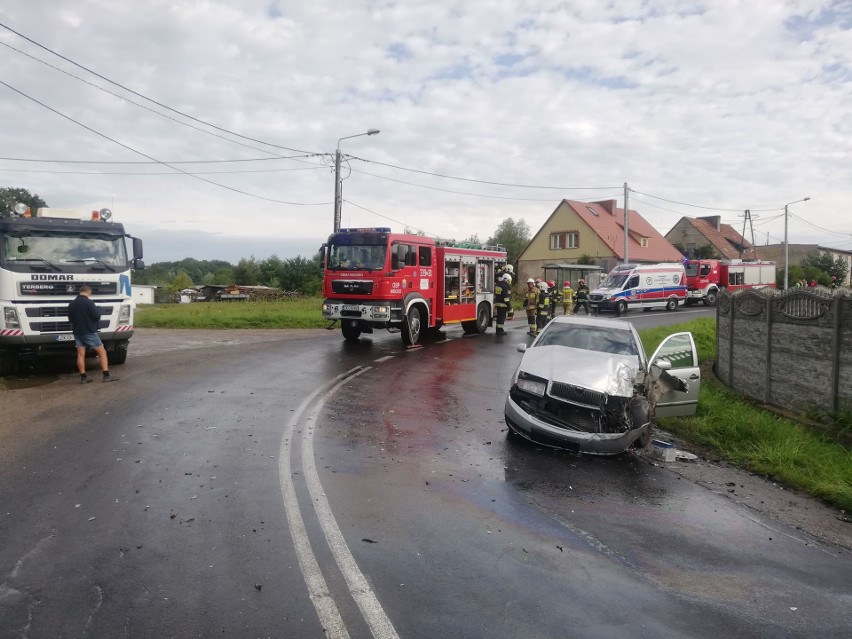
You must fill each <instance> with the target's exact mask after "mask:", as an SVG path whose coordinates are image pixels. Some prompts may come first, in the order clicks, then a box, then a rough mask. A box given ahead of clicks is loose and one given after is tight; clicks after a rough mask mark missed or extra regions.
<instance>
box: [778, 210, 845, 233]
mask: <svg viewBox="0 0 852 639" xmlns="http://www.w3.org/2000/svg"><path fill="white" fill-rule="evenodd" d="M790 217H794V218H796V219H797V220H799V221H800V222H803V223H804V224H807V225H808V226H812V227H813V228H815V229H819V230H820V231H824V232H826V233H830V234H832V235H839V236H841V237H852V233H844V232H842V231H832V230H831V229H827V228H823V227H822V226H819V225H818V224H814V223H813V222H811V221H810V220H806V219H804V218H802V217H799V216H798V215H796V214H795V213H793V212H792V211H790Z"/></svg>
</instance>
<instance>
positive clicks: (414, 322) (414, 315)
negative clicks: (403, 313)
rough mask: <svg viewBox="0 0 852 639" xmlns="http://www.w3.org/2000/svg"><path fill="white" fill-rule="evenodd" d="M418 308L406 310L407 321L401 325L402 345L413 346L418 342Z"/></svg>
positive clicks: (413, 307) (419, 327) (419, 325)
mask: <svg viewBox="0 0 852 639" xmlns="http://www.w3.org/2000/svg"><path fill="white" fill-rule="evenodd" d="M421 328H422V327H421V324H420V308H418V307H417V306H412V307H411V308H410V309H408V321H406V322H403V323H402V343H403V344H405V345H406V346H414V345H415V344H417V342H419V341H420V329H421Z"/></svg>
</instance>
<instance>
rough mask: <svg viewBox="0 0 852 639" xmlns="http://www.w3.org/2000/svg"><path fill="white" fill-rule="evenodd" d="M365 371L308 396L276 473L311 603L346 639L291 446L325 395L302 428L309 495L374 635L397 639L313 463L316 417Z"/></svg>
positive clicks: (334, 633)
mask: <svg viewBox="0 0 852 639" xmlns="http://www.w3.org/2000/svg"><path fill="white" fill-rule="evenodd" d="M367 370H369V367H365V368H361V367H357V368H353V369H351V370H349V371H347V372H346V373H343V374H341V375H338V376H337V377H335V378H334V379H332V380H331V381H329V382H328V383H326V384H325V385H323V386H321V387H320V388H318V389H317V390H315V391H314V392H313V393H311V394H310V395H309V396H308V397H306V398H305V399H304V400H303V401H302V403H301V404H299V407H298V408H297V409H296V411H295V412H294V414H293V417H292V419H291V420H290V422H289V423H288V424H287V426H286V427H285V429H284V433H283V435H282V438H281V446H280V450H279V453H280V454H279V462H278V474H279V480H280V483H281V494H282V496H283V498H284V509H285V511H286V512H287V521H288V524H289V527H290V533H291V535H292V537H293V544H294V546H295V547H296V555H297V558H298V560H299V567H300V568H301V570H302V575H303V576H304V578H305V583H306V584H307V586H308V592H309V595H310V598H311V602H313V604H314V608H315V609H316V611H317V615H318V616H319V619H320V623H321V624H322V626H323V628H324V630H325V635H326V636H327V637H333V638H335V639H348V637H349V633H348V631H347V629H346V625H345V623H344V621H343V618H342V616H341V615H340V611H339V610H338V608H337V605H336V603H335V601H334V597H333V595H332V594H331V592H330V591H329V589H328V585H327V584H326V581H325V578H324V577H323V575H322V571H321V569H320V567H319V563H318V562H317V559H316V555H315V554H314V552H313V549H312V547H311V542H310V539H309V538H308V534H307V531H306V529H305V522H304V520H303V519H302V513H301V511H300V510H299V503H298V500H297V498H296V491H295V487H294V485H293V475H292V471H291V465H290V454H291V450H292V448H291V444H292V438H293V434H294V433H295V430H296V425H297V424H298V423H299V422H300V421H301V419H302V415H303V414H304V412H305V410H306V409H307V407H308V406H309V405H310V404H311V402H313V401H314V400H315V399H316V398H317V396H320V395H321V396H322V397H321V398H320V400H319V401H318V402H317V404H316V406H315V407H314V409H313V410H312V411H311V414H310V415H309V416H308V418H307V422H306V426H305V428H303V430H302V466H303V472H304V477H305V482H306V484H307V488H308V492H309V493H310V495H311V501H312V504H313V506H314V510H315V511H316V514H317V518H318V520H319V523H320V526H321V527H322V530H323V533H324V535H325V539H326V542H327V543H328V546H329V548H330V549H331V552H332V554H333V555H334V558H335V561H336V562H337V565H338V567H339V568H340V571H341V573H342V574H343V577H344V579H345V581H346V584H347V586H348V587H349V592H350V594H351V595H352V598H353V599H354V600H355V601H356V603H357V604H358V608H359V609H360V610H361V614H362V615H363V616H364V620H365V621H366V622H367V625H368V626H369V627H370V630H371V632H372V634H373V637H375V638H376V639H399V635H397V633H396V630H395V629H394V627H393V624H391V622H390V619H388V617H387V615H386V614H385V611H384V609H383V608H382V606H381V604H380V603H379V600H378V598H377V597H376V595H375V593H374V592H373V590H372V588H370V585H369V583H368V582H367V579H366V578H365V577H364V574H363V573H362V572H361V570H360V569H359V568H358V564H357V563H356V562H355V558H354V557H353V556H352V553H351V551H350V550H349V546H347V545H346V541H345V540H344V539H343V534H342V533H341V531H340V527H339V526H338V525H337V521H336V520H335V518H334V515H333V514H332V512H331V506H330V505H329V503H328V500H327V499H326V497H325V492H324V491H323V488H322V484H321V483H320V480H319V475H318V474H317V469H316V464H315V462H314V447H313V433H314V429H315V427H316V420H317V417H318V416H319V414H320V412H321V411H322V408H323V406H324V405H325V403H326V402H327V401H328V400H329V398H331V396H332V395H333V394H334V392H335V391H336V390H337V389H338V388H340V387H341V386H343V385H344V384H346V383H347V382H349V381H350V380H352V379H354V378H355V377H357V376H358V375H360V374H361V373H363V372H365V371H367Z"/></svg>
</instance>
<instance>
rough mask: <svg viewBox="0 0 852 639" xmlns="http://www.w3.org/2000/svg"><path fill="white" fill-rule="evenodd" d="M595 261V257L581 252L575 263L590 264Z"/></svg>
mask: <svg viewBox="0 0 852 639" xmlns="http://www.w3.org/2000/svg"><path fill="white" fill-rule="evenodd" d="M594 263H595V258H593V257H592V256H591V255H589V254H588V253H583V254H582V255H581V256H580V257H578V258H577V264H586V265H589V266H591V265H592V264H594Z"/></svg>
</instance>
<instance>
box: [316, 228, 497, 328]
mask: <svg viewBox="0 0 852 639" xmlns="http://www.w3.org/2000/svg"><path fill="white" fill-rule="evenodd" d="M323 250H324V259H325V272H324V277H323V297H324V299H323V303H322V314H323V317H324V318H326V319H329V320H338V321H340V326H341V328H342V329H343V337H344V338H345V339H346V340H348V341H355V340H357V339H358V338H359V337H360V336H361V333H372V332H373V331H374V330H375V329H376V328H386V329H390V330H392V331H393V330H398V331H400V332H401V333H402V341H403V343H405V344H406V345H413V344H417V342H418V341H419V340H420V336H421V333H422V331H423V330H425V329H439V328H441V326H443V325H445V324H461V325H462V327H463V328H464V330H465V332H469V333H484V332H485V331H486V329H487V328H488V326H490V325H491V318H492V313H493V309H494V278H495V274H496V272H497V270H498V269H500V268H501V267H502V266H504V265H505V264H506V251H505V250H504V249H503V248H502V247H484V246H479V245H476V246H474V245H470V244H456V243H450V242H443V241H440V240H435V239H433V238H428V237H423V236H419V235H408V234H403V233H392V232H391V230H390V229H389V228H350V229H340V230H339V231H338V232H336V233H332V234H331V235H330V236H329V238H328V242H327V243H325V244H323Z"/></svg>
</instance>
